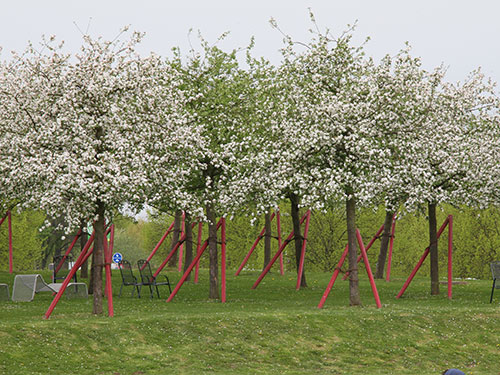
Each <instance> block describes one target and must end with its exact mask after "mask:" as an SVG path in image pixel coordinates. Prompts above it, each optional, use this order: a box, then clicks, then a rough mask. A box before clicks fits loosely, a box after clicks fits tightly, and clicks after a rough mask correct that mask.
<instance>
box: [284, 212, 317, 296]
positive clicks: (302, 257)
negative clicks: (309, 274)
mask: <svg viewBox="0 0 500 375" xmlns="http://www.w3.org/2000/svg"><path fill="white" fill-rule="evenodd" d="M310 221H311V211H310V210H308V211H307V219H306V227H305V228H304V239H303V241H302V249H301V251H300V262H299V272H297V285H296V287H295V289H296V290H299V289H300V283H301V280H302V274H303V273H304V260H305V257H306V245H307V235H308V233H309V222H310ZM280 255H281V254H280Z"/></svg>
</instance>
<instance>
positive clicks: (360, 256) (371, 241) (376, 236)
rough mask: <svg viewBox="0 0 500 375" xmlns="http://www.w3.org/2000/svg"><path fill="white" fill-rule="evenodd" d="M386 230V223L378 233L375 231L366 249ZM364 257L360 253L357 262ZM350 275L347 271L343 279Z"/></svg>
mask: <svg viewBox="0 0 500 375" xmlns="http://www.w3.org/2000/svg"><path fill="white" fill-rule="evenodd" d="M383 231H384V225H383V224H382V226H381V227H380V228H379V230H378V231H377V233H375V235H374V236H373V237H372V239H371V240H370V242H368V245H366V247H365V250H366V251H368V250H369V249H370V248H371V247H372V245H373V244H374V243H375V241H376V240H377V238H379V236H380V233H382V232H383ZM362 258H363V255H362V254H360V255H358V259H357V260H356V262H357V263H359V261H360V260H361V259H362ZM348 277H349V271H347V272H346V273H345V275H344V277H342V280H347V278H348Z"/></svg>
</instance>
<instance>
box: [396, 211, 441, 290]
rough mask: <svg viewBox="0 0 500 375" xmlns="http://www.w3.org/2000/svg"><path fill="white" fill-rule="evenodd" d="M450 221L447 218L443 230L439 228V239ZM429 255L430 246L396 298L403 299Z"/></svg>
mask: <svg viewBox="0 0 500 375" xmlns="http://www.w3.org/2000/svg"><path fill="white" fill-rule="evenodd" d="M449 221H450V216H448V217H447V218H446V220H445V221H444V222H443V224H442V225H441V228H439V230H438V232H437V238H438V239H439V237H440V236H441V233H443V231H444V229H445V228H446V226H447V225H448V223H449ZM427 255H429V246H427V248H426V249H425V251H424V254H423V255H422V257H421V258H420V260H419V261H418V263H417V265H416V266H415V268H414V269H413V271H411V274H410V276H408V279H407V280H406V282H405V283H404V285H403V287H402V288H401V290H400V291H399V293H398V295H397V296H396V298H401V296H402V295H403V294H404V292H405V291H406V289H407V288H408V286H409V285H410V283H411V281H412V280H413V278H414V277H415V275H416V274H417V271H418V270H419V269H420V267H422V263H424V260H425V258H427Z"/></svg>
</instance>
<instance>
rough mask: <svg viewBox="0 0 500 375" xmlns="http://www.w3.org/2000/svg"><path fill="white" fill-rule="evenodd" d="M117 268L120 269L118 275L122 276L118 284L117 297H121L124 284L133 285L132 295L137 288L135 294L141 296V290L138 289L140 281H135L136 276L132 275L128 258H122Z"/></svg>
mask: <svg viewBox="0 0 500 375" xmlns="http://www.w3.org/2000/svg"><path fill="white" fill-rule="evenodd" d="M118 268H119V269H120V275H121V276H122V285H121V286H120V293H119V294H118V297H121V295H122V289H123V287H124V286H133V288H132V297H133V296H134V292H135V290H136V289H137V295H138V296H139V298H141V290H140V289H139V286H140V285H141V283H139V282H138V281H137V277H135V276H134V271H133V270H132V265H131V264H130V262H129V261H128V260H122V261H121V262H120V263H118Z"/></svg>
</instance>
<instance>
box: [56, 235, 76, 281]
mask: <svg viewBox="0 0 500 375" xmlns="http://www.w3.org/2000/svg"><path fill="white" fill-rule="evenodd" d="M81 234H82V230H81V229H80V230H79V231H78V233H77V234H76V236H75V238H74V239H73V241H71V244H70V245H69V247H68V249H67V250H66V252H65V253H64V255H63V257H62V259H61V261H60V262H59V264H58V265H57V267H56V270H55V272H54V273H55V274H57V273H58V272H59V270H60V269H61V267H62V266H63V264H64V262H65V261H66V259H67V258H68V255H69V253H71V250H73V247H74V246H75V244H76V241H77V240H78V238H80V235H81Z"/></svg>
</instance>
